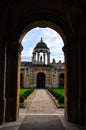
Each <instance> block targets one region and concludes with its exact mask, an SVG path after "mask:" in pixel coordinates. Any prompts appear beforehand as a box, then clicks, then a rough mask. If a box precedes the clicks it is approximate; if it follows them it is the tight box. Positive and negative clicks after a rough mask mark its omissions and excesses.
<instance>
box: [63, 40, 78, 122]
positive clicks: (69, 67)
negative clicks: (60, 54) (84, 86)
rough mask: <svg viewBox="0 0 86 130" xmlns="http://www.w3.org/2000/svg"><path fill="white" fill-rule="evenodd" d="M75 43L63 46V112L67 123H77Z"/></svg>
mask: <svg viewBox="0 0 86 130" xmlns="http://www.w3.org/2000/svg"><path fill="white" fill-rule="evenodd" d="M75 44H76V43H75V42H74V43H72V44H71V45H70V44H67V45H65V47H64V49H63V50H64V53H65V80H64V86H65V110H66V112H65V113H66V117H67V119H68V120H69V121H71V122H75V123H78V89H79V85H78V50H77V45H75Z"/></svg>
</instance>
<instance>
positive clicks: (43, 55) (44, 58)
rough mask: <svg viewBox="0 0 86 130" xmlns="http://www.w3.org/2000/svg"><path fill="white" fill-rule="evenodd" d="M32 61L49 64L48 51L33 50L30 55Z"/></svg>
mask: <svg viewBox="0 0 86 130" xmlns="http://www.w3.org/2000/svg"><path fill="white" fill-rule="evenodd" d="M32 63H33V64H35V63H36V64H50V52H45V51H44V52H41V51H36V52H33V57H32Z"/></svg>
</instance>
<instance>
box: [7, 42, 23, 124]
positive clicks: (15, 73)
mask: <svg viewBox="0 0 86 130" xmlns="http://www.w3.org/2000/svg"><path fill="white" fill-rule="evenodd" d="M6 51H7V60H6V61H7V66H6V116H5V119H6V122H8V121H14V120H16V119H17V115H18V108H19V87H20V59H21V57H20V52H21V51H22V47H21V44H18V43H16V42H14V43H8V44H7V50H6Z"/></svg>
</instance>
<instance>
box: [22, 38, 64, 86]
mask: <svg viewBox="0 0 86 130" xmlns="http://www.w3.org/2000/svg"><path fill="white" fill-rule="evenodd" d="M20 77H21V80H20V81H21V82H20V85H21V87H36V88H46V87H64V63H61V61H59V62H58V63H56V62H55V59H53V61H52V63H50V49H49V48H48V47H47V44H46V43H44V42H43V40H42V38H41V40H40V42H39V43H37V44H36V46H35V48H34V49H33V52H32V61H31V62H29V61H28V62H26V61H23V62H21V76H20Z"/></svg>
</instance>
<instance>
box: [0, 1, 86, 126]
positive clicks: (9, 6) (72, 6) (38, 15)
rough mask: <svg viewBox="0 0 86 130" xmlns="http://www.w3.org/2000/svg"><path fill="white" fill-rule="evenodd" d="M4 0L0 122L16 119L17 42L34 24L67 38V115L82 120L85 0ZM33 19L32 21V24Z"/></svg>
mask: <svg viewBox="0 0 86 130" xmlns="http://www.w3.org/2000/svg"><path fill="white" fill-rule="evenodd" d="M3 1H4V2H2V1H1V2H0V4H1V8H0V11H1V12H0V13H1V14H2V15H1V21H0V22H1V24H0V27H1V32H0V61H1V64H0V70H1V71H0V90H1V91H0V124H2V123H3V122H6V121H13V120H16V119H17V115H18V109H19V107H18V104H19V103H18V101H19V97H18V96H19V95H18V89H19V87H18V86H19V83H20V82H18V81H19V76H18V75H19V67H18V66H19V64H18V57H19V55H18V51H19V45H18V43H21V40H22V38H23V36H24V35H25V33H27V32H28V31H29V30H30V29H32V28H34V27H36V26H38V27H51V28H53V29H55V30H56V31H57V32H59V33H60V34H62V35H61V36H62V38H63V39H65V37H66V39H67V40H64V41H65V47H64V53H65V61H66V63H65V68H66V69H65V72H66V74H65V90H66V92H65V111H66V117H67V119H68V120H69V121H72V122H77V123H83V122H84V123H85V119H86V112H85V109H86V102H85V98H86V92H85V90H86V89H85V86H86V80H85V77H86V76H85V75H86V71H85V66H86V58H85V56H86V51H85V49H86V38H85V37H86V18H85V8H84V7H85V3H84V2H83V1H81V0H80V1H79V2H78V1H77V2H74V1H72V0H71V1H68V0H65V2H67V4H65V2H64V1H62V0H59V1H55V2H53V1H50V2H48V1H39V2H35V1H34V0H33V1H30V2H29V1H28V0H22V1H21V2H20V1H13V2H10V1H9V2H7V1H5V0H3ZM33 2H35V5H33ZM16 14H17V15H16ZM45 20H47V21H49V22H46V21H45ZM38 21H39V22H38ZM33 22H34V24H32V25H31V23H33ZM50 22H51V23H50ZM52 23H54V25H52ZM58 27H59V28H58ZM61 30H62V31H63V32H64V33H63V32H62V31H61ZM20 35H21V36H20ZM20 39H21V40H20ZM82 43H83V44H82ZM10 63H11V64H10ZM10 104H12V105H10ZM5 118H6V119H5Z"/></svg>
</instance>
